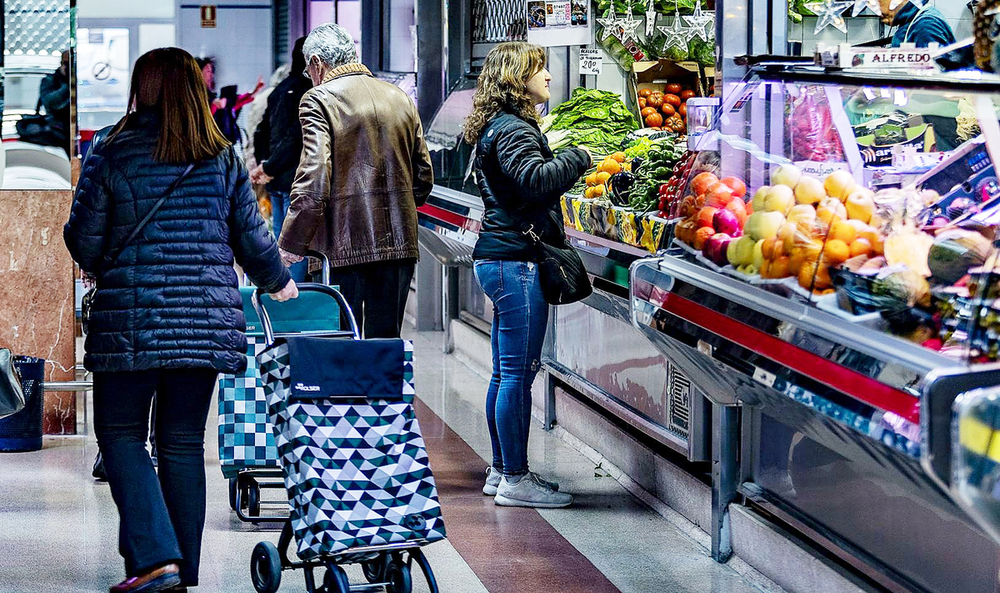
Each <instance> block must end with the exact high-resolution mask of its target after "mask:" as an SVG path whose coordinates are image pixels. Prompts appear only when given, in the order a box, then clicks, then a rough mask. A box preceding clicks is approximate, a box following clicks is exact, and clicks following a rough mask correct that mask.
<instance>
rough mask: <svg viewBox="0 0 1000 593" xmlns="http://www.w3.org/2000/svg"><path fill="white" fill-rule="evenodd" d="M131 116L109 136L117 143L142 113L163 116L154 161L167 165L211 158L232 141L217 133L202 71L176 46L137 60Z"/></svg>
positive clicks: (130, 99) (134, 71)
mask: <svg viewBox="0 0 1000 593" xmlns="http://www.w3.org/2000/svg"><path fill="white" fill-rule="evenodd" d="M128 103H129V109H130V111H129V115H128V116H126V117H125V118H124V119H122V121H121V122H119V123H118V125H117V126H115V129H114V130H112V132H111V133H110V134H109V135H108V140H109V141H110V140H112V139H114V137H115V136H117V135H118V133H119V132H121V131H122V130H123V129H124V128H125V126H126V124H127V123H128V120H129V119H130V118H131V117H132V114H134V113H135V112H136V111H137V110H139V109H152V110H154V111H156V112H157V113H158V114H159V116H160V134H159V138H158V140H157V143H156V150H155V151H154V153H153V158H155V159H156V160H158V161H162V162H167V163H193V162H195V161H200V160H204V159H209V158H213V157H216V156H218V155H219V153H221V152H222V151H223V150H225V149H226V148H228V147H229V145H230V143H229V141H228V140H226V137H225V136H223V135H222V132H220V131H219V126H217V125H216V124H215V120H214V119H213V118H212V111H211V109H209V104H208V89H207V88H205V80H204V79H203V78H202V75H201V68H199V67H198V63H197V62H195V59H194V58H193V57H192V56H191V54H189V53H188V52H186V51H184V50H183V49H180V48H177V47H167V48H162V49H154V50H152V51H150V52H147V53H145V54H143V55H142V56H140V57H139V59H138V61H136V63H135V70H133V72H132V83H131V85H130V87H129V98H128Z"/></svg>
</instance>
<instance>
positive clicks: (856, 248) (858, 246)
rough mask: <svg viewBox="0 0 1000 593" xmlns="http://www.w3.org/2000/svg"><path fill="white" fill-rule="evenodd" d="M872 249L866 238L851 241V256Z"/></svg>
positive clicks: (862, 253)
mask: <svg viewBox="0 0 1000 593" xmlns="http://www.w3.org/2000/svg"><path fill="white" fill-rule="evenodd" d="M871 251H872V244H871V242H870V241H868V239H855V240H854V242H853V243H851V257H858V256H859V255H868V254H869V253H871Z"/></svg>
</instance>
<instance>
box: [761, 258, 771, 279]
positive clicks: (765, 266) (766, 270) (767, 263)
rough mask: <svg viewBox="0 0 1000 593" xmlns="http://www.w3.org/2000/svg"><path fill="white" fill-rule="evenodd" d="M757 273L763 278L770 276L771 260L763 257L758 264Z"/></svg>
mask: <svg viewBox="0 0 1000 593" xmlns="http://www.w3.org/2000/svg"><path fill="white" fill-rule="evenodd" d="M759 273H760V277H761V278H765V279H766V278H770V277H771V260H769V259H766V258H765V259H764V263H762V264H761V265H760V272H759Z"/></svg>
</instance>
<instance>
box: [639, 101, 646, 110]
mask: <svg viewBox="0 0 1000 593" xmlns="http://www.w3.org/2000/svg"><path fill="white" fill-rule="evenodd" d="M645 108H646V99H639V109H645Z"/></svg>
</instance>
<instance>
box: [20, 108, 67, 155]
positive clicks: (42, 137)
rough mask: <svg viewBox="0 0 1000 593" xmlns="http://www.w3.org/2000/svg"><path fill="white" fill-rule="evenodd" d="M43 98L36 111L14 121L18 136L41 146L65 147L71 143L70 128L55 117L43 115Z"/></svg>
mask: <svg viewBox="0 0 1000 593" xmlns="http://www.w3.org/2000/svg"><path fill="white" fill-rule="evenodd" d="M41 110H42V100H41V99H39V100H38V104H37V105H36V107H35V112H34V113H33V114H31V115H25V116H22V117H21V119H19V120H17V121H16V122H14V129H15V130H16V131H17V135H18V137H19V138H20V139H21V140H22V141H24V142H30V143H32V144H39V145H41V146H57V147H59V148H65V146H64V145H67V144H68V143H69V129H68V127H65V126H63V125H62V124H61V123H60V122H59V121H58V120H56V118H55V117H51V116H49V115H42V113H41Z"/></svg>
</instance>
